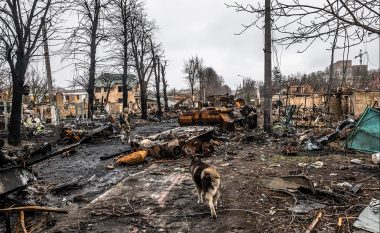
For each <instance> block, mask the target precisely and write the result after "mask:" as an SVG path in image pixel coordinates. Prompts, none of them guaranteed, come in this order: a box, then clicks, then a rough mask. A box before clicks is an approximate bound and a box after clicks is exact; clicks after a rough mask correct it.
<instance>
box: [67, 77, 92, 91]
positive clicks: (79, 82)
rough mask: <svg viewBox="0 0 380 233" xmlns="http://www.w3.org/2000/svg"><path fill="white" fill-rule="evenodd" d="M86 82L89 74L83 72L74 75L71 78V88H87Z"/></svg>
mask: <svg viewBox="0 0 380 233" xmlns="http://www.w3.org/2000/svg"><path fill="white" fill-rule="evenodd" d="M88 83H89V75H88V74H86V73H85V74H83V75H79V74H78V75H76V76H74V77H73V80H72V82H71V86H70V87H71V88H76V87H78V86H79V87H80V88H83V89H84V90H87V89H88Z"/></svg>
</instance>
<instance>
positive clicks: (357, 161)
mask: <svg viewBox="0 0 380 233" xmlns="http://www.w3.org/2000/svg"><path fill="white" fill-rule="evenodd" d="M350 163H352V164H357V165H362V164H363V161H362V160H360V159H352V160H351V161H350Z"/></svg>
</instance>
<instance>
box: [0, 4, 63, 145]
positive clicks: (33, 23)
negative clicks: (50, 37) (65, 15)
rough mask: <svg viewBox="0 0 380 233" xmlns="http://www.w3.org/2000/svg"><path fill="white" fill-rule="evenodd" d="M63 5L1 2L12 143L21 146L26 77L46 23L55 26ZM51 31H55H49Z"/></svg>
mask: <svg viewBox="0 0 380 233" xmlns="http://www.w3.org/2000/svg"><path fill="white" fill-rule="evenodd" d="M61 4H62V2H61V1H52V0H29V1H21V0H13V1H10V0H6V1H0V51H1V52H0V56H3V59H5V60H6V61H7V63H8V66H9V69H10V72H11V75H12V85H13V95H12V110H11V117H10V124H9V128H10V129H12V130H9V135H8V143H9V144H11V145H18V144H20V142H21V105H22V91H23V86H24V82H25V73H26V71H27V69H28V66H29V63H30V61H31V59H32V57H33V56H34V55H35V53H36V50H37V49H38V48H39V47H40V45H41V43H42V42H43V40H42V39H41V38H42V35H41V30H42V26H43V22H46V23H48V24H49V25H54V22H53V21H52V20H53V19H54V17H57V16H59V12H60V11H61V10H62V9H64V7H62V6H61ZM48 31H51V30H49V29H48Z"/></svg>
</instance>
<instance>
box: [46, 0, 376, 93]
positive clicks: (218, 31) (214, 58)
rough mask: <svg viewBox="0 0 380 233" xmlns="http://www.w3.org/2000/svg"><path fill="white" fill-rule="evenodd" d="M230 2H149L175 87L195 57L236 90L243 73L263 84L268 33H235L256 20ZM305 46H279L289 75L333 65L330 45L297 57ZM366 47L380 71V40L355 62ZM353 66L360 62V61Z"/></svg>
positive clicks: (60, 78) (63, 75) (65, 76)
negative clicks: (192, 57) (261, 81)
mask: <svg viewBox="0 0 380 233" xmlns="http://www.w3.org/2000/svg"><path fill="white" fill-rule="evenodd" d="M224 2H228V0H225V1H223V0H146V8H147V12H148V15H149V17H150V18H152V19H155V21H156V23H157V25H158V27H159V32H158V33H157V40H158V41H160V42H162V43H163V46H164V49H165V52H166V58H167V59H168V60H169V66H168V70H167V79H168V82H169V88H173V87H176V88H185V87H186V83H185V81H184V78H183V77H184V76H185V75H184V74H183V72H182V70H183V63H184V61H185V60H186V59H187V58H189V57H191V56H193V55H198V56H199V57H201V58H203V60H204V65H205V66H211V67H213V68H214V69H215V70H216V72H217V73H218V74H220V75H222V76H223V77H224V79H225V81H226V83H227V84H228V85H230V86H231V87H232V88H236V86H237V85H238V84H239V83H240V82H241V80H242V79H243V78H242V77H238V75H241V76H246V77H251V78H254V79H256V80H263V73H264V59H263V58H264V56H263V55H264V53H263V47H264V33H263V31H261V30H259V29H257V28H252V29H251V30H249V31H247V32H245V33H244V34H243V35H240V36H236V35H234V33H237V32H239V31H240V30H241V29H242V27H241V24H248V23H250V21H251V20H252V19H253V17H252V15H250V14H247V13H236V12H235V11H234V10H233V9H227V8H226V6H225V5H224ZM230 2H233V1H230ZM238 2H252V1H250V0H239V1H238ZM274 36H276V35H274ZM303 47H304V46H301V45H296V46H293V47H291V48H290V49H285V48H282V47H278V46H277V50H278V59H279V63H280V69H281V71H282V73H283V74H290V73H297V72H312V71H317V70H322V69H324V68H326V67H327V66H328V65H329V62H330V51H327V50H326V49H327V48H328V47H329V45H328V44H323V43H316V44H315V45H314V46H312V47H311V48H309V50H307V52H305V53H303V54H299V53H297V50H300V49H302V48H303ZM360 48H361V49H363V50H365V51H368V54H369V55H368V58H369V59H367V56H365V59H364V64H367V63H368V65H369V68H378V66H379V40H378V39H377V40H375V41H374V42H372V43H367V44H363V45H360V46H358V47H356V48H352V49H350V55H349V58H350V59H352V60H354V59H353V58H354V56H355V55H357V54H358V53H359V49H360ZM341 59H342V55H341V54H340V53H338V54H337V55H336V60H341ZM368 60H369V62H368ZM353 63H354V64H359V60H358V59H356V60H354V61H353ZM52 65H53V70H58V69H60V68H62V67H64V66H65V65H66V64H65V63H61V62H60V61H59V59H58V58H54V59H53V64H52ZM71 76H72V68H70V67H68V68H66V69H63V70H61V71H59V72H55V73H54V77H55V79H56V83H57V84H58V85H63V86H65V85H67V82H66V81H65V80H69V79H71Z"/></svg>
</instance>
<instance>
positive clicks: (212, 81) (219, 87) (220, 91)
mask: <svg viewBox="0 0 380 233" xmlns="http://www.w3.org/2000/svg"><path fill="white" fill-rule="evenodd" d="M199 83H200V84H199V86H200V92H201V93H200V94H201V96H203V99H205V98H206V96H209V95H224V94H226V93H231V89H230V87H229V86H228V85H226V84H225V83H224V79H223V77H222V76H220V75H218V74H217V73H216V71H215V70H214V68H212V67H206V68H204V69H203V70H202V75H201V79H200V81H199Z"/></svg>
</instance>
